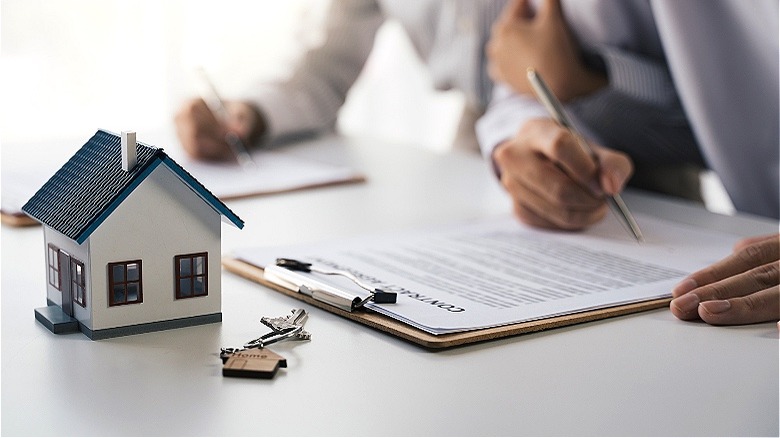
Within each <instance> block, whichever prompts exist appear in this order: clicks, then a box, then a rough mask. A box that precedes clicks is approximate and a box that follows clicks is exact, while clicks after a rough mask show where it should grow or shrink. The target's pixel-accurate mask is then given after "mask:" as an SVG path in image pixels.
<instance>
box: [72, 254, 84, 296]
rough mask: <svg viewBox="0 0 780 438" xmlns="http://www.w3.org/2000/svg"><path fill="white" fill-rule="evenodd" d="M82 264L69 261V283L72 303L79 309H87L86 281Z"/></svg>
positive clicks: (76, 261) (73, 260)
mask: <svg viewBox="0 0 780 438" xmlns="http://www.w3.org/2000/svg"><path fill="white" fill-rule="evenodd" d="M84 274H85V272H84V263H82V262H80V261H78V260H76V259H70V281H71V289H70V290H71V293H72V294H73V301H74V302H75V303H76V304H78V305H79V306H81V307H87V294H86V287H85V285H86V281H85V278H84V277H85V275H84Z"/></svg>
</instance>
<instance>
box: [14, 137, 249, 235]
mask: <svg viewBox="0 0 780 438" xmlns="http://www.w3.org/2000/svg"><path fill="white" fill-rule="evenodd" d="M136 151H137V154H138V159H137V160H138V161H137V164H136V166H135V167H134V168H133V169H132V170H130V171H129V172H125V171H124V170H122V155H121V138H120V137H119V136H118V135H116V134H113V133H110V132H107V131H103V130H100V131H98V132H96V133H95V135H94V136H93V137H92V138H91V139H89V141H88V142H87V143H86V144H85V145H84V146H82V147H81V149H79V150H78V152H76V154H75V155H73V157H71V158H70V160H68V162H67V163H65V165H63V166H62V167H61V168H60V170H58V171H57V172H56V173H55V174H54V175H53V176H52V177H51V178H50V179H49V181H47V182H46V183H45V184H44V185H43V186H42V187H41V188H40V189H39V190H38V192H37V193H36V194H35V195H33V197H32V198H30V200H29V201H27V203H26V204H25V205H24V207H22V211H24V212H25V213H27V214H28V215H29V216H31V217H33V218H34V219H36V220H38V221H39V222H41V223H43V224H44V225H47V226H49V227H51V228H53V229H55V230H57V231H59V232H60V233H62V234H64V235H65V236H68V237H69V238H71V239H73V240H75V241H76V242H78V243H82V242H84V241H85V240H86V239H87V238H88V237H89V235H90V234H91V233H92V231H94V230H95V229H96V228H97V227H98V226H99V225H100V223H102V221H103V220H104V219H105V218H106V217H108V215H110V214H111V213H112V212H113V210H114V209H115V208H116V207H117V206H118V205H119V204H121V203H122V201H123V200H124V199H125V198H126V197H127V196H128V195H129V194H130V193H131V192H132V191H133V190H134V189H135V187H137V186H138V185H139V184H140V183H141V182H142V181H143V180H144V179H145V178H146V177H147V176H148V175H149V174H151V172H152V171H153V170H154V168H156V167H157V166H158V165H160V164H164V165H166V166H167V167H169V168H171V170H172V171H173V172H174V173H176V174H177V175H178V176H179V178H180V179H181V180H182V181H184V182H185V183H186V184H187V185H188V186H189V187H190V188H191V189H192V190H193V191H195V193H197V194H198V195H199V196H200V197H201V198H202V199H203V200H204V201H205V202H207V203H208V204H210V205H211V207H212V208H214V209H215V210H216V211H217V212H218V213H219V214H220V215H222V216H223V217H224V218H226V219H227V220H228V221H229V222H231V223H233V224H234V225H236V226H237V227H238V228H243V226H244V223H243V221H242V220H241V219H240V218H239V217H238V216H236V215H235V213H233V212H232V211H231V210H230V209H229V208H228V207H227V206H226V205H225V204H223V203H222V202H221V201H219V199H217V198H216V197H215V196H214V195H213V194H212V193H211V192H210V191H209V190H208V189H206V187H204V186H203V185H202V184H201V183H200V182H198V181H197V180H196V179H195V178H194V177H193V176H192V175H190V174H189V173H188V172H187V171H186V170H184V169H183V168H182V167H181V166H179V165H178V164H177V163H176V162H175V161H173V160H172V159H171V158H170V157H168V155H167V154H165V152H163V150H162V149H160V148H155V147H153V146H149V145H146V144H144V143H141V142H137V143H136Z"/></svg>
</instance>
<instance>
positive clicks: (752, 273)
mask: <svg viewBox="0 0 780 438" xmlns="http://www.w3.org/2000/svg"><path fill="white" fill-rule="evenodd" d="M778 260H780V234H775V235H772V236H760V237H752V238H749V239H744V240H741V241H739V242H738V243H737V244H736V245H735V246H734V252H733V253H732V254H731V255H729V256H728V257H726V258H724V259H723V260H721V261H719V262H717V263H715V264H714V265H711V266H709V267H707V268H704V269H702V270H700V271H697V272H694V273H693V274H691V275H689V276H688V277H687V278H686V279H685V280H683V281H682V282H680V284H678V285H677V286H676V287H675V288H674V289H673V290H672V297H673V298H674V299H673V300H672V302H671V304H670V305H669V308H670V309H671V311H672V313H673V314H674V316H676V317H678V318H680V319H684V320H694V319H702V320H704V322H706V323H708V324H713V325H733V324H751V323H758V322H766V321H777V320H778V319H780V287H779V286H778V284H779V283H780V281H779V280H780V273H779V269H780V266H779V265H778V263H779V262H778Z"/></svg>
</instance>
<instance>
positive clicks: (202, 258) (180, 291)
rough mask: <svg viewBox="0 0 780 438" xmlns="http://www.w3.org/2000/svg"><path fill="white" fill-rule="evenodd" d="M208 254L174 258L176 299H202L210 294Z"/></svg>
mask: <svg viewBox="0 0 780 438" xmlns="http://www.w3.org/2000/svg"><path fill="white" fill-rule="evenodd" d="M208 260H209V255H208V253H205V252H202V253H198V254H185V255H179V256H176V257H174V264H175V268H174V269H175V271H176V298H192V297H202V296H206V295H208V294H209V287H208V284H209V282H208V279H209V273H208Z"/></svg>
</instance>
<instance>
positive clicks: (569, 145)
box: [518, 119, 601, 195]
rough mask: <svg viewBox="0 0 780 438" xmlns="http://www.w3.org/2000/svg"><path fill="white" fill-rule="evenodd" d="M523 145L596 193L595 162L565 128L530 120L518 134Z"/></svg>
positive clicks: (546, 120)
mask: <svg viewBox="0 0 780 438" xmlns="http://www.w3.org/2000/svg"><path fill="white" fill-rule="evenodd" d="M518 136H519V137H520V138H523V139H525V140H526V141H525V142H524V144H525V145H527V147H528V148H530V149H531V150H533V151H535V152H537V153H539V154H541V155H543V156H544V157H545V158H546V159H548V160H549V161H551V162H553V163H555V165H557V166H559V167H560V168H561V169H562V170H563V172H564V173H565V174H566V175H568V176H569V178H571V179H572V180H573V181H574V182H576V183H577V184H579V185H581V186H583V187H588V188H589V189H590V190H591V191H592V192H593V193H594V194H596V195H600V194H601V193H600V192H601V189H600V188H599V187H598V185H597V184H596V180H595V175H596V171H597V166H596V162H595V161H594V160H593V158H592V157H591V156H590V154H588V152H587V151H585V149H583V147H582V146H581V145H580V144H579V142H578V140H577V139H576V138H575V137H574V136H573V135H572V134H571V133H570V132H569V131H568V130H566V129H564V128H561V127H560V125H558V124H557V123H555V122H554V121H553V120H550V119H537V120H531V121H529V122H528V123H526V124H525V125H524V126H523V128H522V129H521V131H520V133H519V134H518Z"/></svg>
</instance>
